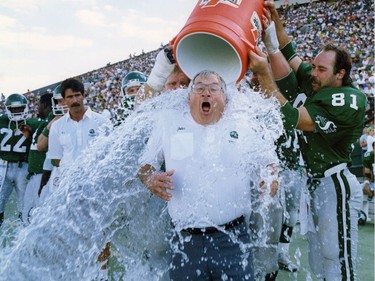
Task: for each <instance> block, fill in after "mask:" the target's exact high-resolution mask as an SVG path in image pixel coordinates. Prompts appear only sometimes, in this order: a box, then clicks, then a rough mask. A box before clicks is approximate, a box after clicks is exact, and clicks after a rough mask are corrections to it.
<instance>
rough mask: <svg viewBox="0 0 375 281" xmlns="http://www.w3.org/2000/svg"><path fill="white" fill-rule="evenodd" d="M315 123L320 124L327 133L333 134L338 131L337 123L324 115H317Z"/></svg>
mask: <svg viewBox="0 0 375 281" xmlns="http://www.w3.org/2000/svg"><path fill="white" fill-rule="evenodd" d="M315 123H316V124H317V125H318V126H319V128H320V129H321V130H322V131H323V132H324V133H325V134H331V133H334V132H336V129H337V126H336V124H335V123H333V122H332V121H330V120H328V119H327V118H325V117H323V116H320V115H318V116H316V118H315Z"/></svg>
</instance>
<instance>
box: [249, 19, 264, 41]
mask: <svg viewBox="0 0 375 281" xmlns="http://www.w3.org/2000/svg"><path fill="white" fill-rule="evenodd" d="M250 22H251V24H252V25H253V28H252V29H251V34H252V35H253V38H254V42H256V44H257V45H258V44H259V43H260V42H261V36H259V34H262V24H261V21H260V18H259V15H258V13H257V12H253V14H252V15H251V19H250Z"/></svg>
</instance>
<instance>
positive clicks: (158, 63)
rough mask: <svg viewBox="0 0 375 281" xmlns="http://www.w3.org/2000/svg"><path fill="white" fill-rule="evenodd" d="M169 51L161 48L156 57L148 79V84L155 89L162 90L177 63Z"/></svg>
mask: <svg viewBox="0 0 375 281" xmlns="http://www.w3.org/2000/svg"><path fill="white" fill-rule="evenodd" d="M167 53H168V52H165V51H164V50H161V51H160V52H159V53H158V55H157V56H156V59H155V65H154V67H153V68H152V70H151V73H150V75H149V76H148V79H147V82H146V83H147V85H149V86H150V87H151V88H153V89H154V90H155V91H157V92H160V91H161V90H162V89H163V87H164V84H165V81H167V78H168V77H169V75H170V74H171V73H172V72H173V70H174V68H175V64H173V63H171V60H170V59H169V58H168V54H167Z"/></svg>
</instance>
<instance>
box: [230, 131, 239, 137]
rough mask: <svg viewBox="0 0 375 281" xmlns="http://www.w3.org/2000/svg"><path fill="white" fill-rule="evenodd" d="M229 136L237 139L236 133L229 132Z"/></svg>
mask: <svg viewBox="0 0 375 281" xmlns="http://www.w3.org/2000/svg"><path fill="white" fill-rule="evenodd" d="M229 135H230V137H231V138H232V139H238V133H237V132H236V131H232V132H230V133H229Z"/></svg>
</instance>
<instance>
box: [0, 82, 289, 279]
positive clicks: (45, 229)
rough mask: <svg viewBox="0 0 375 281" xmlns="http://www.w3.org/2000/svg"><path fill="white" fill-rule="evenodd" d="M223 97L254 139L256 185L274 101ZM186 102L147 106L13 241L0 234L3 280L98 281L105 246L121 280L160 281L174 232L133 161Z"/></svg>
mask: <svg viewBox="0 0 375 281" xmlns="http://www.w3.org/2000/svg"><path fill="white" fill-rule="evenodd" d="M228 89H229V90H230V93H229V94H228V95H229V101H228V105H227V110H226V113H225V114H224V116H223V118H224V119H225V118H235V119H236V120H237V121H238V122H245V121H246V122H249V120H250V123H251V124H252V126H253V129H254V132H256V134H258V137H257V138H251V139H249V140H248V141H249V142H248V143H249V144H251V145H248V146H244V147H243V149H244V150H243V151H244V154H243V159H242V162H241V167H242V168H243V169H245V170H246V171H247V172H249V173H251V174H252V177H253V178H254V181H256V180H258V178H259V166H258V164H257V161H256V159H255V158H256V157H258V158H259V155H264V154H267V153H273V152H272V151H265V150H264V146H263V143H262V141H256V140H263V141H265V140H270V139H271V140H276V139H277V138H278V136H279V135H280V133H281V130H282V123H281V118H280V115H279V111H278V109H277V105H276V104H275V101H272V100H264V99H263V98H262V97H261V96H260V95H258V94H254V93H252V92H250V91H245V92H243V93H238V92H237V91H236V90H234V89H233V88H232V89H231V88H230V87H229V88H228ZM186 96H187V90H176V91H174V92H168V93H166V94H163V95H161V96H159V97H157V98H155V99H153V100H151V101H149V102H146V103H144V104H143V105H141V106H140V107H139V108H138V109H137V111H136V112H135V113H134V114H132V115H130V116H129V117H128V119H127V120H126V122H125V123H124V124H122V125H121V126H119V127H117V128H116V129H115V130H114V131H113V132H112V133H111V134H110V135H109V136H107V137H104V136H103V137H99V138H98V139H96V140H95V142H94V143H93V144H92V146H91V147H90V148H89V149H88V150H86V151H85V152H84V153H82V155H81V156H80V157H78V159H77V161H76V162H75V163H74V164H72V165H71V166H70V167H68V168H66V169H64V170H63V171H62V176H61V178H62V181H61V184H60V187H59V189H58V190H56V191H55V192H54V193H52V194H51V195H50V197H49V198H48V200H47V201H46V202H45V204H44V205H43V206H40V207H39V208H36V209H35V210H34V212H33V216H32V221H31V224H30V225H29V226H27V227H24V228H22V227H18V228H16V229H15V230H14V232H13V235H14V236H11V235H10V234H9V232H4V231H3V233H2V235H1V241H3V240H4V239H7V241H8V243H7V245H5V246H4V249H2V250H1V253H0V263H1V264H2V267H1V269H0V280H7V281H12V280H17V281H18V280H42V281H43V280H49V281H50V280H77V279H78V280H95V278H96V277H97V275H98V272H99V268H100V264H98V263H97V257H98V254H99V253H100V251H101V249H102V248H103V247H104V245H105V244H106V242H108V241H111V243H112V244H113V246H114V247H116V249H117V250H118V251H119V252H120V253H121V255H120V257H119V262H120V263H122V264H123V267H124V268H125V272H122V273H121V274H122V275H123V278H124V280H161V279H162V278H163V277H162V276H165V272H166V271H167V270H168V262H169V261H168V258H167V255H166V251H167V249H168V247H169V245H168V237H169V233H170V232H171V231H172V229H171V226H170V223H169V217H168V212H167V211H166V209H165V208H166V204H165V202H163V201H162V200H160V199H159V198H157V197H155V196H152V195H150V193H149V192H148V190H147V189H146V188H145V187H144V186H143V185H142V184H141V183H140V181H139V180H138V179H137V176H136V175H137V170H138V165H139V163H138V159H139V157H140V155H141V154H142V153H143V150H144V147H145V143H146V141H147V139H148V137H149V136H150V133H151V131H152V129H153V124H154V123H155V117H156V116H157V115H158V113H159V112H162V111H165V110H171V109H173V110H181V111H187V110H188V105H187V103H186ZM218 126H220V125H218ZM213 128H214V129H215V125H213ZM216 129H219V128H216ZM259 136H260V137H259ZM254 141H255V143H254ZM212 149H213V150H212V153H213V154H215V153H216V151H215V149H214V148H212ZM249 163H252V164H251V165H249ZM115 274H116V273H115Z"/></svg>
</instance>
